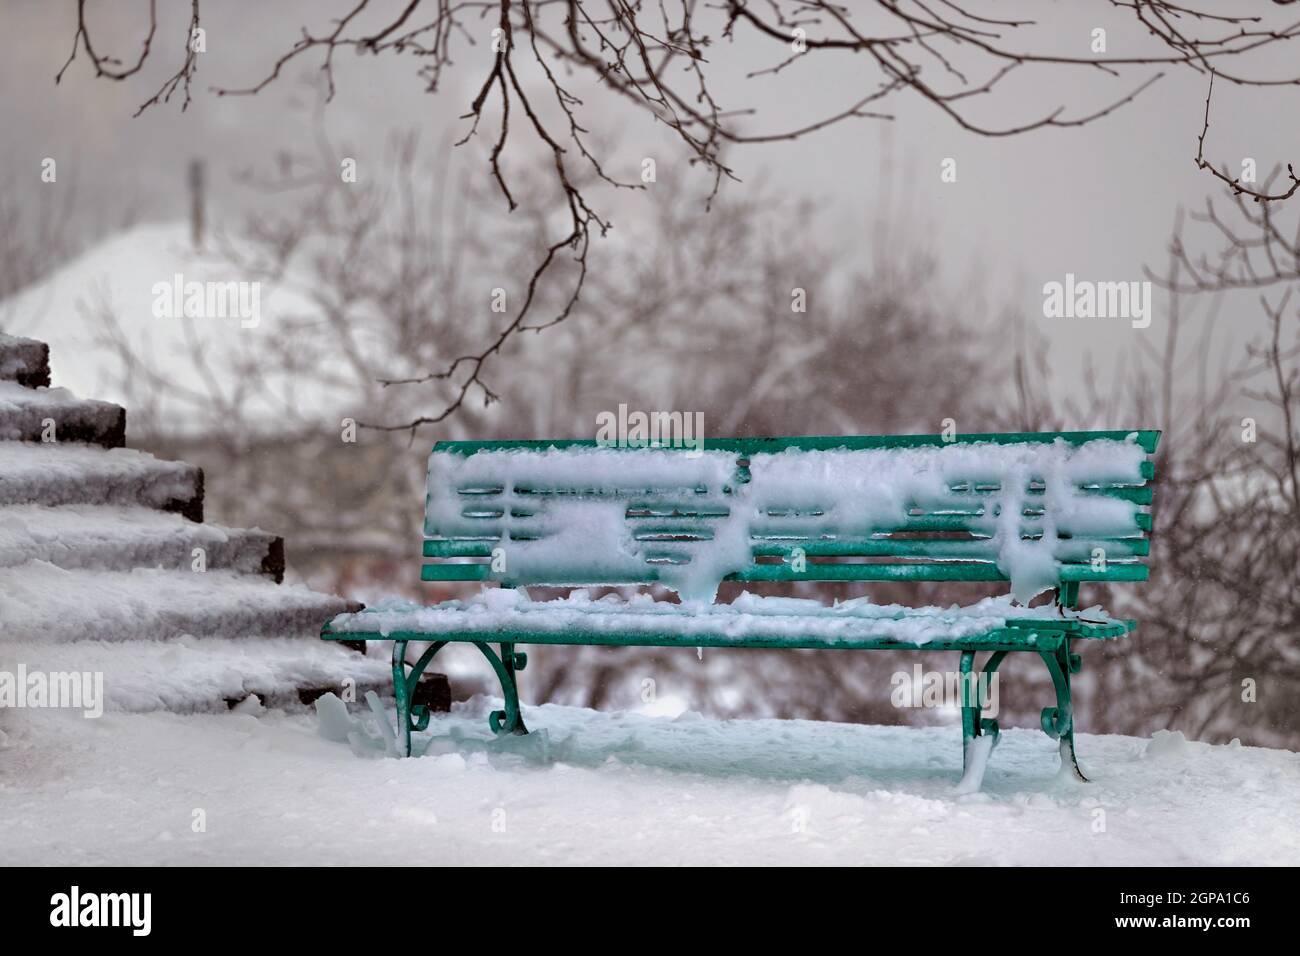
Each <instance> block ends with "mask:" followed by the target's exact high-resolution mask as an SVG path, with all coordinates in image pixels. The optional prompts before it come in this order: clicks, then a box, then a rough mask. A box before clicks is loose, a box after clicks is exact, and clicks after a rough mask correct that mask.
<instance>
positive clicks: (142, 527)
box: [0, 505, 284, 582]
mask: <svg viewBox="0 0 1300 956" xmlns="http://www.w3.org/2000/svg"><path fill="white" fill-rule="evenodd" d="M195 548H201V549H203V550H202V553H201V554H200V555H195V553H194V549H195ZM198 559H201V561H202V565H203V566H204V567H206V568H207V569H208V570H211V571H216V570H228V571H238V572H242V573H244V574H264V575H268V576H269V577H271V578H272V579H273V580H275V581H277V582H278V581H280V580H282V579H283V577H284V539H282V538H280V537H279V536H277V535H273V534H270V533H268V532H266V531H261V530H259V529H256V528H254V529H252V530H245V529H240V528H223V527H221V526H220V525H212V524H196V523H195V522H193V521H188V520H186V519H185V518H183V517H182V516H180V515H178V514H169V513H167V512H164V511H154V510H152V509H149V508H140V507H134V506H131V507H115V506H113V505H65V506H62V507H58V508H49V507H46V506H45V505H9V506H7V507H0V567H15V566H17V565H20V564H25V563H26V562H28V561H48V562H49V563H50V564H53V565H56V566H57V567H60V568H65V569H69V570H71V569H76V568H100V569H103V570H110V571H129V570H131V569H132V568H162V569H164V570H173V571H190V570H191V569H192V568H193V567H194V566H195V563H196V560H198Z"/></svg>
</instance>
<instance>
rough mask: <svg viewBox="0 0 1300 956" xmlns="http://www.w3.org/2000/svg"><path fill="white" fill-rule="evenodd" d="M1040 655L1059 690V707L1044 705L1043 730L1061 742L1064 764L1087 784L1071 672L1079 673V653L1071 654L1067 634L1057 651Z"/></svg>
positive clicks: (1057, 693) (1062, 762) (1055, 687)
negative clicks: (1077, 742)
mask: <svg viewBox="0 0 1300 956" xmlns="http://www.w3.org/2000/svg"><path fill="white" fill-rule="evenodd" d="M1039 656H1041V657H1042V658H1043V663H1045V664H1046V665H1047V670H1048V673H1050V674H1051V675H1052V686H1053V688H1054V689H1055V690H1056V706H1055V707H1045V708H1043V714H1042V718H1041V722H1042V725H1043V732H1044V733H1045V734H1047V736H1049V737H1051V738H1052V739H1053V740H1059V741H1060V750H1061V766H1062V767H1069V768H1070V770H1071V771H1072V772H1073V773H1074V776H1075V777H1076V778H1077V779H1078V780H1080V781H1082V782H1083V783H1087V782H1088V778H1087V777H1085V776H1084V775H1083V771H1082V770H1080V769H1079V761H1078V758H1077V757H1076V756H1075V754H1074V702H1073V700H1072V698H1071V696H1070V675H1071V674H1077V673H1078V672H1079V669H1080V667H1081V666H1082V660H1081V659H1080V657H1079V655H1078V654H1071V653H1070V639H1069V638H1068V637H1062V638H1061V641H1060V643H1059V644H1058V645H1057V647H1056V649H1055V650H1053V651H1041V652H1040V654H1039Z"/></svg>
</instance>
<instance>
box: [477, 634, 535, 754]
mask: <svg viewBox="0 0 1300 956" xmlns="http://www.w3.org/2000/svg"><path fill="white" fill-rule="evenodd" d="M474 646H475V647H477V648H478V649H479V650H480V651H481V652H482V654H483V656H484V657H486V658H487V659H488V663H489V664H491V665H492V669H493V670H494V671H496V675H497V679H498V680H499V681H501V696H502V698H503V699H504V701H505V710H494V711H492V713H490V714H488V726H489V727H491V728H492V733H494V734H496V735H497V736H500V735H501V734H526V733H528V728H527V727H526V726H525V725H524V715H523V713H522V712H521V711H520V709H519V681H518V679H517V678H516V677H515V674H516V672H517V671H521V670H523V669H524V666H525V665H526V664H527V663H528V655H526V654H522V653H518V652H516V651H515V646H514V645H513V644H502V645H501V655H500V656H499V657H498V656H497V654H496V652H494V651H493V650H492V648H491V647H490V646H489V645H488V644H486V643H485V642H483V641H475V642H474Z"/></svg>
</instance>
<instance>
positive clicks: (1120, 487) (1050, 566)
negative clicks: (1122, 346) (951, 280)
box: [425, 436, 1149, 601]
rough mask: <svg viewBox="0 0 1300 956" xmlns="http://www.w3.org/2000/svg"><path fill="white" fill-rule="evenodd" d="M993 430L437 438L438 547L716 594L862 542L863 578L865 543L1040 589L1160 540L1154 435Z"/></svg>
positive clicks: (546, 569)
mask: <svg viewBox="0 0 1300 956" xmlns="http://www.w3.org/2000/svg"><path fill="white" fill-rule="evenodd" d="M978 438H979V436H964V437H963V440H962V441H959V442H955V443H951V444H931V445H923V446H919V447H895V448H888V447H884V448H880V447H875V448H825V447H822V448H812V449H808V448H799V447H785V448H782V449H781V450H778V451H773V452H767V451H754V452H747V451H746V450H745V446H744V443H743V442H727V443H719V444H720V445H723V446H724V447H723V448H721V449H714V450H705V451H704V452H703V453H702V454H692V453H689V452H687V451H684V450H677V449H667V448H642V449H628V448H601V447H596V446H595V445H594V443H592V444H590V445H585V444H574V443H566V444H565V445H564V446H562V447H546V446H545V445H542V444H541V443H529V444H528V445H527V446H522V447H511V443H508V442H502V443H496V444H489V445H488V447H486V448H482V447H470V448H466V447H465V446H463V445H455V444H453V445H451V446H447V447H444V446H438V447H435V449H434V451H433V453H432V454H431V455H430V458H429V483H428V499H427V510H426V516H425V534H426V535H427V536H428V538H429V539H430V541H429V543H428V544H426V554H428V555H430V556H432V557H442V558H450V559H452V560H460V561H461V562H463V561H464V560H466V559H467V558H468V559H470V560H474V561H477V562H479V563H480V565H481V564H482V559H483V558H489V561H488V562H487V567H486V569H485V570H484V573H483V574H481V575H480V576H479V577H480V579H483V580H496V581H500V582H501V583H503V584H512V585H526V584H553V585H560V586H563V585H575V586H579V585H588V584H609V585H616V584H644V583H650V582H657V583H660V584H663V585H666V586H668V587H670V588H672V589H673V590H675V591H677V592H678V593H679V595H680V596H681V597H682V599H683V600H701V601H711V600H713V598H714V596H715V594H716V592H717V587H718V584H719V583H720V582H721V581H722V580H723V579H724V578H726V577H728V576H734V577H738V578H740V579H752V580H758V579H766V580H771V579H782V580H818V579H822V578H823V577H825V576H828V574H827V573H826V572H825V569H826V568H827V567H828V565H826V564H820V563H818V561H819V560H820V559H822V558H827V559H832V560H839V561H843V560H845V559H850V558H857V559H859V564H858V567H859V568H860V569H861V573H860V574H857V575H856V576H858V577H860V578H862V579H868V578H870V577H871V576H872V574H873V572H872V569H871V568H870V567H864V566H862V565H861V563H860V559H863V558H866V559H869V560H870V561H872V562H876V563H877V566H876V570H879V568H878V563H879V562H882V561H883V562H885V563H890V564H895V565H897V564H900V563H914V562H917V561H921V562H928V563H924V564H922V565H919V566H914V568H913V570H914V571H915V572H916V573H909V576H910V577H913V578H918V579H923V580H924V579H934V580H946V579H952V577H953V573H954V572H953V571H952V568H953V566H954V564H956V563H960V564H961V566H962V568H963V570H962V571H961V575H962V576H963V577H965V578H966V579H973V580H1000V579H1008V580H1010V581H1011V586H1012V593H1013V594H1014V595H1015V597H1016V598H1017V599H1018V600H1021V601H1027V600H1028V599H1029V598H1030V597H1032V596H1033V595H1034V594H1036V593H1039V592H1040V591H1042V590H1045V589H1047V588H1051V587H1055V586H1056V585H1057V584H1058V583H1059V582H1060V580H1061V566H1062V565H1063V564H1087V563H1088V562H1089V561H1095V558H1096V553H1097V550H1098V549H1100V550H1101V551H1102V553H1103V554H1104V555H1106V558H1105V560H1106V561H1115V562H1119V563H1123V562H1131V561H1133V560H1134V559H1136V558H1137V557H1140V556H1141V555H1144V554H1145V553H1146V550H1145V541H1144V540H1143V539H1142V522H1141V520H1140V518H1139V515H1140V514H1141V513H1142V503H1143V502H1145V501H1147V500H1149V497H1146V496H1145V495H1149V489H1144V488H1143V487H1142V486H1143V485H1144V484H1145V482H1146V476H1145V474H1144V470H1143V469H1144V463H1145V462H1146V451H1145V450H1144V449H1143V448H1142V447H1141V445H1140V444H1138V443H1137V442H1136V441H1135V440H1134V439H1133V437H1132V436H1130V437H1129V438H1128V439H1127V440H1115V439H1114V438H1104V439H1103V438H1098V439H1093V440H1083V441H1074V442H1067V441H1065V440H1063V439H1059V438H1058V439H1057V440H1055V441H1052V442H1017V443H1009V442H1005V441H1003V442H991V441H989V442H980V441H978V440H977V439H978ZM792 441H794V442H797V441H798V440H797V439H796V440H792ZM823 444H824V442H823ZM755 447H766V446H765V445H761V444H756V446H755ZM1135 491H1136V492H1138V493H1133V492H1135ZM1143 493H1145V495H1144V494H1143ZM954 532H955V533H956V534H955V535H954ZM808 557H811V558H812V560H802V561H800V560H796V559H806V558H808ZM774 561H779V562H780V564H779V565H778V566H776V567H774V566H773V564H771V563H764V562H774ZM932 562H945V563H946V564H945V566H943V567H939V566H937V565H935V564H933V563H932ZM437 567H444V568H445V567H446V566H445V565H440V566H437ZM841 568H842V565H841ZM462 570H463V569H462ZM430 576H431V577H434V578H437V577H440V576H444V575H441V574H439V573H438V572H436V571H435V572H434V573H433V574H432V575H430ZM445 576H446V577H458V576H459V577H463V576H464V575H462V574H459V573H452V572H447V573H446V574H445ZM1099 576H1100V577H1102V578H1104V577H1105V573H1104V569H1103V572H1102V573H1101V574H1100V575H1099ZM839 577H844V575H842V574H841V575H839Z"/></svg>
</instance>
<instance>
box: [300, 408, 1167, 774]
mask: <svg viewBox="0 0 1300 956" xmlns="http://www.w3.org/2000/svg"><path fill="white" fill-rule="evenodd" d="M1159 437H1160V433H1159V432H1157V431H1132V432H1122V431H1109V432H1060V433H1057V432H1046V433H1015V434H982V435H981V434H971V435H957V436H955V437H954V436H948V437H944V436H938V435H903V436H860V437H796V438H753V439H726V440H717V441H713V442H710V443H708V444H707V447H706V448H705V449H704V450H703V451H702V452H701V451H698V450H696V451H691V450H689V449H678V448H667V447H658V446H655V447H639V448H621V447H603V446H601V445H598V444H597V443H596V442H594V441H578V440H563V441H496V442H439V443H438V444H437V445H435V446H434V448H433V451H432V453H431V455H430V457H429V483H428V495H427V499H426V515H425V527H424V532H425V541H424V557H425V559H426V563H425V564H424V565H423V569H422V574H421V578H422V579H423V580H425V581H479V582H484V583H489V582H492V583H495V584H497V585H499V587H497V588H484V589H482V590H481V591H480V592H479V593H478V594H477V595H475V596H474V597H472V598H469V599H465V600H456V601H445V602H442V603H441V604H437V605H433V606H429V607H421V606H418V605H412V604H403V603H400V602H385V603H381V604H380V605H377V606H375V607H371V608H368V609H366V610H364V611H361V612H358V613H355V614H345V615H340V616H339V617H337V618H335V619H333V620H332V621H330V622H329V623H327V624H326V625H325V627H324V628H323V629H322V631H321V636H322V638H323V639H325V640H333V641H392V642H393V649H392V654H393V657H392V660H393V682H394V692H395V697H396V702H397V735H398V736H397V746H398V750H399V753H400V754H406V755H409V754H410V752H411V734H412V732H415V731H423V730H425V729H426V728H427V726H428V723H429V712H428V709H427V707H423V706H420V705H414V706H413V705H412V696H413V693H414V690H415V687H416V684H417V682H418V681H419V679H420V676H421V674H422V673H423V672H424V670H425V668H426V667H427V666H428V665H429V662H430V661H431V660H432V659H433V657H434V655H436V654H437V653H438V652H439V651H440V650H441V649H442V648H444V647H445V646H447V644H449V643H452V642H461V643H468V644H473V645H474V646H475V647H477V648H478V649H479V651H481V652H482V654H483V656H484V657H485V658H486V659H487V661H488V663H489V664H490V665H491V667H492V669H493V670H494V671H495V673H496V676H497V678H498V679H499V681H500V683H501V688H502V695H503V698H504V706H503V709H501V710H497V711H494V712H493V713H492V714H491V715H490V717H489V723H490V726H491V729H492V731H493V732H494V733H497V734H523V733H527V728H526V726H525V723H524V718H523V714H522V712H521V709H520V703H519V684H518V675H519V672H520V671H522V670H523V669H524V666H525V664H526V663H527V657H526V655H525V654H524V653H523V652H522V651H520V650H519V649H518V648H520V647H521V646H525V645H530V644H580V645H631V646H650V647H682V648H701V647H719V648H818V649H825V650H830V651H848V650H870V649H889V650H899V649H905V650H925V651H950V652H954V653H956V654H959V655H960V664H959V668H960V670H959V673H960V674H962V675H965V678H966V679H963V680H961V681H960V682H959V686H960V687H961V688H962V695H961V712H962V735H963V755H964V756H963V763H964V766H965V767H966V774H965V775H964V780H965V779H966V778H969V777H970V776H971V775H972V773H974V774H975V776H976V777H977V778H978V777H979V776H982V773H983V762H984V761H985V760H987V755H988V753H989V752H990V751H991V749H992V746H993V744H994V743H996V740H997V735H998V725H997V722H996V721H995V720H992V719H989V718H982V716H981V710H982V707H983V705H984V701H983V700H982V699H981V694H980V687H981V684H980V679H981V675H982V676H983V678H984V679H987V678H990V677H991V676H992V675H993V674H994V673H995V672H996V671H997V668H998V666H999V665H1000V664H1001V663H1002V661H1003V660H1004V659H1005V658H1006V656H1007V655H1008V654H1010V653H1013V652H1017V651H1020V652H1025V653H1029V654H1034V655H1037V656H1038V657H1040V658H1041V659H1042V660H1043V662H1044V663H1045V664H1046V666H1047V669H1048V672H1049V673H1050V675H1051V679H1052V684H1053V687H1054V689H1055V696H1056V703H1055V706H1052V707H1047V708H1046V709H1044V710H1043V712H1042V720H1041V723H1042V728H1043V730H1044V731H1045V732H1046V733H1047V734H1048V735H1049V736H1051V737H1052V738H1053V739H1055V740H1058V741H1059V748H1060V753H1061V759H1062V762H1063V766H1068V767H1070V768H1071V769H1072V770H1073V772H1074V773H1075V775H1076V776H1078V777H1079V779H1085V778H1084V777H1083V774H1082V773H1081V772H1080V771H1079V767H1078V762H1077V760H1076V758H1075V753H1074V717H1073V706H1072V701H1071V695H1070V678H1071V675H1073V674H1075V673H1077V672H1078V671H1079V668H1080V657H1079V655H1078V654H1077V653H1075V652H1074V650H1073V648H1074V646H1075V642H1076V641H1080V640H1108V639H1114V638H1118V637H1121V636H1123V635H1125V634H1127V633H1128V632H1129V631H1131V630H1132V629H1133V628H1134V626H1135V623H1134V622H1132V621H1117V620H1113V619H1111V618H1110V617H1109V616H1107V615H1105V614H1104V613H1099V612H1097V611H1096V610H1094V611H1093V612H1092V613H1085V612H1081V611H1080V610H1079V586H1080V584H1083V583H1085V582H1131V581H1144V580H1146V578H1147V567H1146V564H1145V560H1144V559H1145V558H1146V556H1147V555H1148V553H1149V551H1148V545H1149V539H1148V535H1149V532H1150V531H1151V511H1150V504H1151V500H1152V488H1151V481H1152V479H1153V478H1154V474H1155V469H1154V463H1153V461H1152V460H1151V457H1150V456H1152V455H1154V453H1155V450H1156V445H1157V442H1158V441H1159ZM723 580H726V581H741V582H802V581H817V582H833V583H854V582H880V581H904V582H923V581H938V582H942V581H983V582H996V581H1005V582H1009V584H1010V589H1011V591H1012V593H1013V594H1015V595H1016V596H1017V597H1018V598H1019V599H1020V601H1019V602H1018V603H1014V604H1013V603H1012V600H1011V596H1010V595H1007V596H1004V597H993V598H989V599H986V600H984V601H981V602H979V603H977V604H974V605H971V606H970V607H967V608H956V607H952V608H946V609H945V608H908V607H900V606H897V605H890V606H877V605H872V604H869V603H867V602H866V599H865V598H857V599H850V600H845V601H843V602H840V601H837V602H836V603H835V604H833V605H823V604H821V603H820V602H811V601H806V600H795V599H789V598H776V597H759V596H756V595H750V594H743V595H742V596H741V598H739V599H737V600H736V601H735V602H733V603H732V604H730V605H720V604H717V603H714V598H715V594H716V590H717V586H718V584H719V582H720V581H723ZM654 584H658V585H661V586H663V587H665V588H667V589H669V590H670V591H674V592H676V593H677V594H678V595H679V597H680V602H679V603H675V602H672V601H668V600H662V599H660V600H656V599H655V598H654V597H652V596H651V595H649V594H646V593H644V591H645V589H644V587H643V588H642V592H641V593H638V594H636V595H633V596H631V597H630V598H625V597H622V596H620V595H617V594H614V595H607V596H606V597H604V598H602V599H593V598H591V597H589V596H588V595H587V594H586V592H582V591H579V592H574V593H572V594H570V596H568V597H565V598H557V599H554V600H550V601H541V600H532V599H530V597H529V595H528V593H527V591H526V590H525V589H526V588H527V587H529V586H537V587H572V588H593V587H595V588H604V587H616V586H617V587H623V586H634V585H639V586H646V585H654ZM1044 592H1046V593H1047V595H1048V596H1049V597H1048V598H1046V599H1040V600H1039V601H1038V602H1037V603H1036V604H1035V605H1033V606H1023V605H1026V604H1027V603H1028V600H1029V599H1030V598H1031V597H1032V596H1034V595H1036V594H1043V593H1044ZM413 642H415V643H425V642H427V647H426V648H425V649H424V651H423V652H422V653H421V654H420V655H419V657H418V659H417V660H415V661H414V662H409V661H408V660H407V646H408V644H411V643H413ZM494 645H495V648H496V649H495V650H494ZM984 652H986V653H988V655H989V656H988V657H987V659H986V661H985V663H984V664H983V668H982V670H981V671H976V670H975V656H976V654H978V653H984ZM977 763H978V764H979V766H978V767H975V764H977ZM974 785H975V786H978V779H976V780H975V781H974Z"/></svg>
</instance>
